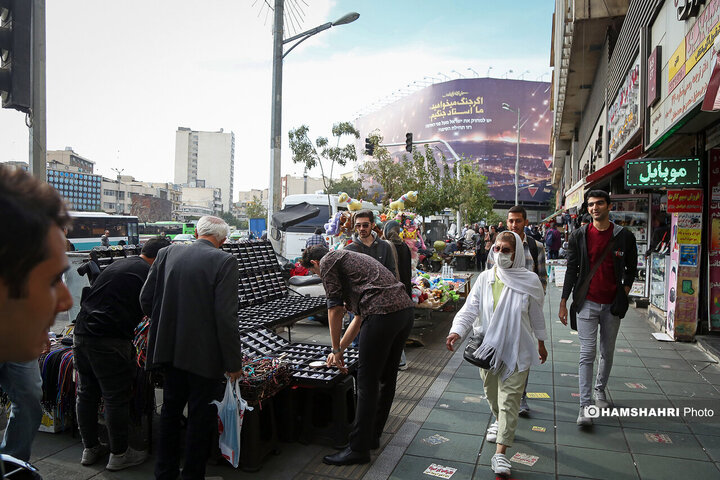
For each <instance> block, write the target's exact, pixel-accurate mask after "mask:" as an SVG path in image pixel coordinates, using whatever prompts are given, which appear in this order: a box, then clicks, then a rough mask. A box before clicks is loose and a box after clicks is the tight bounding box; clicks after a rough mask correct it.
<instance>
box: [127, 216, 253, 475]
mask: <svg viewBox="0 0 720 480" xmlns="http://www.w3.org/2000/svg"><path fill="white" fill-rule="evenodd" d="M229 233H230V229H229V227H228V225H227V223H225V222H224V221H223V220H222V219H220V218H217V217H212V216H204V217H202V218H200V220H199V221H198V223H197V226H196V229H195V236H196V237H197V239H198V240H197V241H196V242H195V243H193V244H190V245H186V244H175V245H171V246H170V247H167V248H164V249H163V250H160V253H159V254H158V256H157V259H156V260H155V263H153V265H152V267H151V269H150V274H149V275H148V279H147V281H146V282H145V285H144V286H143V289H142V292H141V293H140V303H141V305H142V308H143V311H144V312H145V314H146V315H148V316H149V317H150V319H151V320H150V333H149V336H148V349H147V368H148V369H153V368H162V371H163V377H164V385H163V389H164V391H163V407H162V413H161V416H160V435H159V446H158V459H157V463H156V465H155V478H157V479H172V480H175V479H177V478H178V473H179V466H180V422H181V418H182V414H183V409H184V407H185V404H187V405H188V423H187V434H186V440H185V462H184V466H183V470H182V478H183V479H203V478H205V477H204V475H205V464H206V463H207V459H208V456H209V454H210V442H211V438H212V433H213V429H214V428H216V425H217V423H216V421H215V412H214V407H212V406H211V405H210V402H211V401H212V400H215V399H216V398H219V396H220V394H221V393H222V384H221V382H220V380H221V379H222V377H223V373H224V372H225V373H227V375H228V376H229V377H230V378H231V379H233V380H234V379H236V378H238V377H239V376H240V374H241V369H242V354H241V351H240V349H241V344H240V332H239V330H238V320H237V312H238V297H237V292H238V267H237V260H236V259H235V258H234V257H233V256H232V255H230V254H228V253H226V252H223V251H222V250H219V247H220V245H222V244H223V242H225V239H226V238H227V236H228V234H229Z"/></svg>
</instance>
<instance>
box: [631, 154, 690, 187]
mask: <svg viewBox="0 0 720 480" xmlns="http://www.w3.org/2000/svg"><path fill="white" fill-rule="evenodd" d="M701 168H702V164H701V162H700V159H699V158H644V159H641V160H628V161H627V162H625V186H626V187H628V188H654V187H673V188H674V187H696V186H698V185H700V169H701Z"/></svg>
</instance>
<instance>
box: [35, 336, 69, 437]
mask: <svg viewBox="0 0 720 480" xmlns="http://www.w3.org/2000/svg"><path fill="white" fill-rule="evenodd" d="M38 364H39V367H40V373H41V375H42V379H43V399H42V405H43V410H44V414H43V419H42V425H41V427H40V429H41V430H45V431H51V432H59V431H62V430H64V428H65V427H66V426H67V425H69V424H70V423H71V421H72V419H73V418H74V412H75V382H74V381H73V352H72V348H71V347H66V346H64V345H62V344H59V343H57V344H55V345H53V346H52V347H51V348H50V352H48V353H44V354H42V355H40V358H38Z"/></svg>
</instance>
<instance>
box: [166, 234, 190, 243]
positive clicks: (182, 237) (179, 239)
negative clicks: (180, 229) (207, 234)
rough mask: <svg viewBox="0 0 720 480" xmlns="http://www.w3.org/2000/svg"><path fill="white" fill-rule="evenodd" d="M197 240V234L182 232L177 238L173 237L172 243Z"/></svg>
mask: <svg viewBox="0 0 720 480" xmlns="http://www.w3.org/2000/svg"><path fill="white" fill-rule="evenodd" d="M194 241H195V235H191V234H189V233H180V234H178V235H175V238H173V241H172V243H192V242H194Z"/></svg>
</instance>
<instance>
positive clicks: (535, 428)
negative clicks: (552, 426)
mask: <svg viewBox="0 0 720 480" xmlns="http://www.w3.org/2000/svg"><path fill="white" fill-rule="evenodd" d="M546 430H547V429H546V428H545V427H535V426H533V427H532V431H533V432H543V433H544V432H545V431H546Z"/></svg>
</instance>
